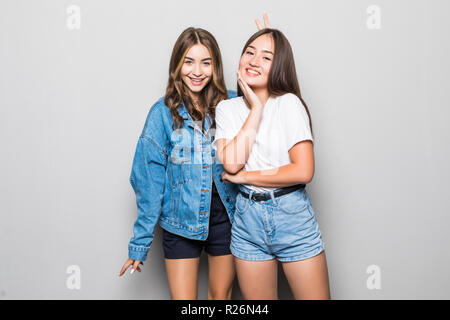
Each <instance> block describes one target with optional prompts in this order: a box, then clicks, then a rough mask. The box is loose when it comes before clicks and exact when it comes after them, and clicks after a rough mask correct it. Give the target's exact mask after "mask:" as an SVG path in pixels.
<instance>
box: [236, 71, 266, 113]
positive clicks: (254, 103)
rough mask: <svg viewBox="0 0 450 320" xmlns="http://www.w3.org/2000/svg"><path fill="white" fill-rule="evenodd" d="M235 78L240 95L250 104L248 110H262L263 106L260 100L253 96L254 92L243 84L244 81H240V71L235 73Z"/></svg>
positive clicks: (245, 83)
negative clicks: (240, 91)
mask: <svg viewBox="0 0 450 320" xmlns="http://www.w3.org/2000/svg"><path fill="white" fill-rule="evenodd" d="M237 78H238V84H239V87H240V88H241V90H242V93H243V94H244V97H245V99H246V100H247V101H248V103H249V104H250V108H252V109H253V108H263V107H264V106H263V104H262V103H261V100H259V98H258V96H257V95H256V94H255V92H254V91H253V90H252V88H250V86H249V85H248V84H247V82H245V80H244V79H242V75H241V72H240V70H238V72H237Z"/></svg>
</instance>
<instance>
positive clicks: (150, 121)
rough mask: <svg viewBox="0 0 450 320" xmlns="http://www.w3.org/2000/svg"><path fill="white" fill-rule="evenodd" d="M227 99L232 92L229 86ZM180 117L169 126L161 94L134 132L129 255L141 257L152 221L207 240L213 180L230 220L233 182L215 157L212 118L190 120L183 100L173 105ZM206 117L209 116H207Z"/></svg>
mask: <svg viewBox="0 0 450 320" xmlns="http://www.w3.org/2000/svg"><path fill="white" fill-rule="evenodd" d="M228 95H229V97H230V98H232V97H235V96H236V92H234V91H228ZM178 112H179V114H180V116H181V117H183V118H184V119H185V120H184V126H183V127H182V128H180V129H176V130H173V129H172V124H173V120H172V115H171V113H170V109H169V108H168V107H167V106H166V105H165V103H164V97H162V98H160V99H159V100H158V101H157V102H156V103H155V104H154V105H153V106H152V108H151V109H150V111H149V113H148V116H147V119H146V121H145V125H144V129H143V130H142V133H141V135H140V137H139V140H138V142H137V146H136V152H135V155H134V159H133V166H132V170H131V175H130V183H131V185H132V187H133V190H134V192H135V193H136V204H137V211H138V212H137V219H136V222H135V223H134V227H133V233H134V236H133V237H132V238H131V240H130V242H129V244H128V256H129V258H130V259H133V260H139V261H145V260H146V258H147V252H148V250H149V249H150V245H151V243H152V241H153V232H154V228H155V226H156V224H157V223H158V222H159V224H160V226H161V227H162V228H164V229H165V230H167V231H169V232H171V233H175V234H178V235H180V236H183V237H186V238H189V239H195V240H206V238H207V237H208V231H209V216H210V213H209V210H210V206H211V192H212V179H214V183H215V184H216V187H217V191H218V192H219V196H220V198H221V200H222V202H223V204H224V206H225V208H226V210H227V213H228V216H229V218H230V221H231V222H233V221H234V210H235V202H236V195H237V192H238V186H237V185H235V184H233V183H229V182H223V181H221V173H222V171H223V170H224V169H223V166H222V165H221V164H220V163H217V162H216V159H215V150H214V148H213V147H212V144H211V142H212V141H214V137H213V133H214V129H211V130H209V129H210V125H211V122H212V119H211V118H210V117H208V118H207V119H205V128H204V129H205V130H204V131H203V132H202V130H201V123H197V122H194V121H193V120H192V118H191V116H190V115H189V113H188V112H187V110H186V108H185V106H184V104H183V103H182V104H181V105H180V106H179V107H178ZM208 120H209V121H208Z"/></svg>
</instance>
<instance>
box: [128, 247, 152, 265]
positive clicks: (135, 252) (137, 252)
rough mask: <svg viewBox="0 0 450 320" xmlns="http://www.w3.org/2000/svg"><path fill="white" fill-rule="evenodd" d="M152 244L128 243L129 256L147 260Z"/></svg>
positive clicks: (134, 258) (138, 259)
mask: <svg viewBox="0 0 450 320" xmlns="http://www.w3.org/2000/svg"><path fill="white" fill-rule="evenodd" d="M149 249H150V246H148V247H145V246H134V245H131V244H130V245H128V257H129V258H130V259H133V260H137V261H145V260H146V259H147V252H148V250H149Z"/></svg>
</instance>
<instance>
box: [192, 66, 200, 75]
mask: <svg viewBox="0 0 450 320" xmlns="http://www.w3.org/2000/svg"><path fill="white" fill-rule="evenodd" d="M193 74H194V76H200V75H201V74H202V72H201V70H200V66H199V65H198V64H196V65H195V67H194V71H193Z"/></svg>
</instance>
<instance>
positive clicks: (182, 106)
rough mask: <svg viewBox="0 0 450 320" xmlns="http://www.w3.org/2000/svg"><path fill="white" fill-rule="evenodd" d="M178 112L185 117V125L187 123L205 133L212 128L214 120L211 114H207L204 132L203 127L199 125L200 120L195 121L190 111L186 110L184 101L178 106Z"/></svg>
mask: <svg viewBox="0 0 450 320" xmlns="http://www.w3.org/2000/svg"><path fill="white" fill-rule="evenodd" d="M178 114H179V115H180V116H181V117H182V118H183V119H184V123H185V125H187V126H188V127H191V128H193V129H194V130H198V131H199V132H200V133H202V134H205V133H207V132H208V130H209V129H210V126H211V123H212V120H211V116H210V115H209V114H207V115H206V119H205V122H204V123H205V130H204V132H203V131H202V128H201V127H200V126H199V125H198V122H195V121H194V120H192V117H191V115H190V114H189V112H187V110H186V106H185V104H184V101H181V104H180V106H179V107H178Z"/></svg>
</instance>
